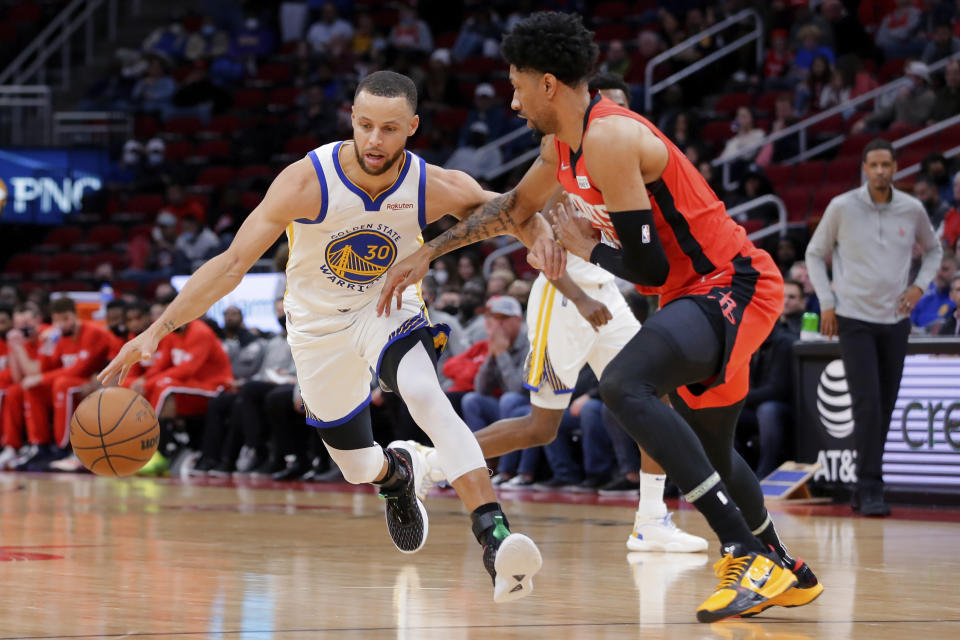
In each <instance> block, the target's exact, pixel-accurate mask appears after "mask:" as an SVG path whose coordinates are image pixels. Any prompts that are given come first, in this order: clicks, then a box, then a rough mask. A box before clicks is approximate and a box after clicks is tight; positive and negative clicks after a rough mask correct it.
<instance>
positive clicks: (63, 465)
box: [50, 453, 84, 473]
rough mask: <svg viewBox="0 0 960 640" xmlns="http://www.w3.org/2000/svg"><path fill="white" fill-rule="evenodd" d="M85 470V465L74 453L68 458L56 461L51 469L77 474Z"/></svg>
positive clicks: (51, 465) (52, 463) (51, 464)
mask: <svg viewBox="0 0 960 640" xmlns="http://www.w3.org/2000/svg"><path fill="white" fill-rule="evenodd" d="M83 468H84V467H83V463H82V462H80V458H78V457H77V456H76V455H74V454H72V453H71V454H70V455H69V456H67V457H66V458H61V459H60V460H54V461H53V462H51V463H50V469H52V470H53V471H66V472H68V473H75V472H77V471H80V470H82V469H83Z"/></svg>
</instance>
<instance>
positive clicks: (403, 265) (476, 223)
mask: <svg viewBox="0 0 960 640" xmlns="http://www.w3.org/2000/svg"><path fill="white" fill-rule="evenodd" d="M547 149H552V143H551V144H550V145H545V144H541V154H540V157H538V158H537V159H536V160H535V161H534V163H533V166H531V167H530V169H528V170H527V173H526V174H525V175H524V177H523V179H522V180H521V181H520V184H519V185H517V186H516V187H515V188H514V189H512V190H511V191H509V192H507V193H504V194H502V195H498V196H496V197H493V198H490V197H489V192H484V191H482V190H480V191H479V197H480V198H481V199H480V200H478V201H475V202H474V203H467V202H461V204H460V206H459V208H458V209H447V210H443V209H442V208H441V209H439V210H438V209H436V208H435V207H436V206H437V205H435V204H431V197H432V194H433V192H434V190H435V189H434V188H432V187H434V184H433V183H435V182H437V179H436V178H434V179H433V180H431V179H430V173H428V183H427V206H428V207H429V208H430V210H429V212H428V217H427V219H428V220H431V219H432V218H431V216H432V215H437V217H440V216H442V215H444V214H448V213H449V214H452V215H455V216H456V217H459V218H461V220H460V222H458V223H457V224H455V225H454V226H453V227H451V228H450V229H447V230H446V231H444V232H443V233H442V234H440V235H439V236H437V237H436V238H434V239H433V240H431V241H430V242H428V243H426V244H424V245H423V246H422V247H420V248H419V249H418V250H417V251H416V252H414V253H413V254H412V255H410V256H409V257H407V258H405V259H404V260H401V261H400V262H398V263H396V264H395V265H393V266H392V267H390V269H388V270H387V273H386V274H385V275H384V276H383V278H384V282H383V289H382V290H381V292H380V298H379V299H378V300H377V314H378V315H382V314H384V313H386V314H387V315H389V314H390V302H391V300H392V299H393V298H396V304H397V308H398V309H399V308H400V305H401V302H402V298H401V296H402V292H403V291H404V289H406V288H407V287H408V286H409V285H411V284H413V283H415V282H419V281H420V280H421V279H422V278H423V276H424V275H426V273H427V270H428V269H429V267H430V263H431V262H433V260H435V259H436V258H438V257H440V256H442V255H444V254H446V253H449V252H451V251H453V250H455V249H459V248H460V247H465V246H467V245H469V244H473V243H474V242H478V241H480V240H485V239H487V238H493V237H496V236H500V235H504V234H510V235H516V234H517V233H518V231H517V229H518V227H519V226H520V225H521V224H522V223H523V222H524V221H526V220H527V219H528V218H529V217H530V216H532V215H533V214H535V213H536V212H537V211H539V210H540V209H541V208H542V207H543V205H544V203H545V202H546V201H547V198H549V197H550V194H551V193H552V192H553V190H554V188H555V187H556V177H555V175H556V167H555V165H556V159H555V158H553V162H552V163H551V162H550V158H549V156H547V160H545V159H544V156H545V150H547ZM554 155H555V153H554ZM445 173H447V174H450V173H457V172H445ZM470 180H471V181H472V182H473V183H474V184H476V181H473V180H472V178H471V179H470ZM478 188H479V185H478ZM438 211H439V213H437V212H438ZM431 212H433V213H431ZM545 242H547V241H545ZM548 242H550V243H553V239H552V238H550V240H549V241H548ZM544 253H546V255H547V257H548V258H554V259H557V256H559V252H557V253H556V254H550V253H547V252H544ZM562 267H563V263H561V264H560V270H559V273H556V274H555V275H557V276H559V275H561V274H562V273H563V269H562ZM554 268H556V267H554Z"/></svg>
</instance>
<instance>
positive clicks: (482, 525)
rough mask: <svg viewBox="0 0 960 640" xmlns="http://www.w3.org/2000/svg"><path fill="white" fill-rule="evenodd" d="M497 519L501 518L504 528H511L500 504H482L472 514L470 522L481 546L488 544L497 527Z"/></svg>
mask: <svg viewBox="0 0 960 640" xmlns="http://www.w3.org/2000/svg"><path fill="white" fill-rule="evenodd" d="M496 517H499V518H501V523H502V524H503V526H505V527H507V528H508V529H509V528H510V523H509V522H507V516H506V515H505V514H504V513H503V509H501V508H500V503H499V502H488V503H487V504H482V505H480V506H479V507H477V508H476V509H474V510H473V513H471V514H470V521H471V522H472V523H473V535H474V536H476V538H477V542H479V543H480V544H481V545H486V544H487V538H489V537H490V532H491V531H493V530H494V529H495V528H496V527H497V521H496V520H495V519H494V518H496Z"/></svg>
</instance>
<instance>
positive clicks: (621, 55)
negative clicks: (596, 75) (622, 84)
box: [600, 40, 630, 78]
mask: <svg viewBox="0 0 960 640" xmlns="http://www.w3.org/2000/svg"><path fill="white" fill-rule="evenodd" d="M600 72H601V73H612V74H614V75H616V76H619V77H621V78H625V77H626V76H627V74H628V73H629V72H630V57H629V56H628V55H627V50H626V48H625V47H624V46H623V41H622V40H611V41H610V42H609V43H608V44H607V50H606V52H605V53H604V54H603V61H602V62H601V63H600Z"/></svg>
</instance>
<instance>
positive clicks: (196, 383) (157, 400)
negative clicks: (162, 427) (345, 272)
mask: <svg viewBox="0 0 960 640" xmlns="http://www.w3.org/2000/svg"><path fill="white" fill-rule="evenodd" d="M223 386H224V381H222V380H213V381H211V380H200V379H197V378H189V379H181V378H170V377H167V376H162V377H160V378H156V379H154V380H151V381H150V382H148V383H147V384H146V385H145V386H144V388H143V397H145V398H146V399H147V401H148V402H149V403H150V404H152V405H153V407H154V409H155V410H156V411H157V413H160V410H161V409H162V408H163V403H164V401H165V400H166V399H167V396H169V395H171V394H176V396H177V415H180V416H198V415H204V414H206V412H207V403H208V402H209V400H210V398H214V397H216V396H217V395H219V389H220V388H221V387H223Z"/></svg>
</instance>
